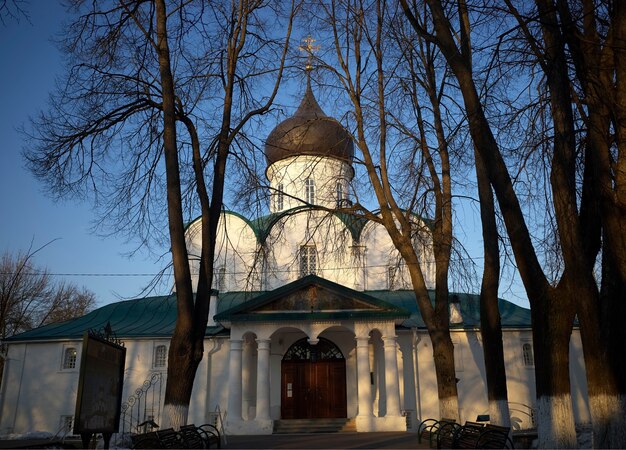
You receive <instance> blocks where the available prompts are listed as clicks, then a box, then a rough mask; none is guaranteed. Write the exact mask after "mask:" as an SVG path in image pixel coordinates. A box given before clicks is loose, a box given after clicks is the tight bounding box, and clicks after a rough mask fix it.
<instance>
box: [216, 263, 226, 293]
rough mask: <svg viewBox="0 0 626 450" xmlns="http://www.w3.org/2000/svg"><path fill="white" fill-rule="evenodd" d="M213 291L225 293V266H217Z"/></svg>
mask: <svg viewBox="0 0 626 450" xmlns="http://www.w3.org/2000/svg"><path fill="white" fill-rule="evenodd" d="M214 286H215V289H217V290H218V291H219V292H226V266H225V265H221V266H217V267H216V269H215V283H214Z"/></svg>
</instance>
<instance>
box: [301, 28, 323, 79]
mask: <svg viewBox="0 0 626 450" xmlns="http://www.w3.org/2000/svg"><path fill="white" fill-rule="evenodd" d="M302 42H303V45H300V46H299V47H298V49H299V50H300V51H302V52H305V53H306V55H307V58H306V64H305V66H304V69H305V70H307V71H308V70H313V53H315V52H317V51H319V49H320V48H322V47H321V46H320V45H319V44H317V45H314V44H315V42H317V39H314V38H313V37H311V35H310V34H309V35H308V36H307V37H305V38H304V39H302Z"/></svg>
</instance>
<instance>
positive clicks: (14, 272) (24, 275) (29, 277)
mask: <svg viewBox="0 0 626 450" xmlns="http://www.w3.org/2000/svg"><path fill="white" fill-rule="evenodd" d="M42 248H43V247H42ZM39 250H41V248H39V249H36V250H32V249H29V250H28V251H27V252H25V253H19V254H17V255H11V254H10V253H5V254H4V255H2V258H1V259H0V340H4V339H5V338H8V337H11V336H13V335H15V334H18V333H21V332H24V331H28V330H31V329H33V328H37V327H40V326H42V325H47V324H49V323H55V322H63V321H65V320H70V319H73V318H76V317H80V316H82V315H84V314H86V313H87V312H89V311H90V310H91V309H93V308H94V307H95V306H96V297H95V294H94V293H93V292H90V291H88V290H87V289H85V288H78V287H77V286H75V285H73V284H70V283H65V282H55V281H54V280H53V279H52V277H51V275H50V274H49V272H48V271H47V270H46V269H43V268H40V267H38V266H37V265H35V263H34V257H35V255H36V254H37V252H38V251H39ZM3 368H4V358H3V357H2V356H1V355H0V374H2V370H3Z"/></svg>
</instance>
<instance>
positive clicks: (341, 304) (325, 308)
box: [215, 275, 409, 322]
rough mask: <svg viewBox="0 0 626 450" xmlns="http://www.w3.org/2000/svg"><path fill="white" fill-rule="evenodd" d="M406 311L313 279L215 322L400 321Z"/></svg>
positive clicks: (231, 311)
mask: <svg viewBox="0 0 626 450" xmlns="http://www.w3.org/2000/svg"><path fill="white" fill-rule="evenodd" d="M408 315H409V313H408V311H405V310H404V309H402V308H398V307H396V306H394V305H392V304H390V303H387V302H384V301H382V300H379V299H377V298H374V297H371V296H369V295H367V294H365V293H363V292H359V291H355V290H353V289H349V288H346V287H345V286H341V285H340V284H337V283H333V282H331V281H328V280H325V279H323V278H320V277H317V276H315V275H309V276H307V277H304V278H301V279H299V280H296V281H294V282H292V283H290V284H287V285H285V286H282V287H280V288H278V289H275V290H273V291H270V292H266V293H264V294H261V295H260V296H258V297H256V298H254V299H252V300H249V301H247V302H245V303H243V304H241V305H239V306H237V307H234V308H231V309H229V310H227V311H224V312H222V313H220V314H218V315H217V316H216V317H215V320H218V321H229V322H232V321H251V320H253V321H258V320H312V319H331V318H332V319H350V318H351V319H356V318H403V317H408Z"/></svg>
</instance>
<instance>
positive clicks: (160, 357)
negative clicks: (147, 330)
mask: <svg viewBox="0 0 626 450" xmlns="http://www.w3.org/2000/svg"><path fill="white" fill-rule="evenodd" d="M166 366H167V346H165V345H157V346H156V347H154V368H155V369H157V368H165V367H166Z"/></svg>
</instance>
